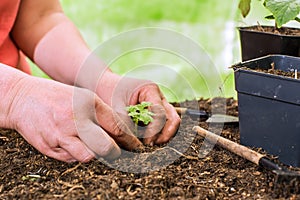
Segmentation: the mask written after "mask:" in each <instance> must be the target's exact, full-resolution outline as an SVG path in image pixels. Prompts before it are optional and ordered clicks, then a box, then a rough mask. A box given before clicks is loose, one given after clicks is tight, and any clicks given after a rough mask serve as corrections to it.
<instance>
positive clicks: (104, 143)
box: [77, 120, 121, 160]
mask: <svg viewBox="0 0 300 200" xmlns="http://www.w3.org/2000/svg"><path fill="white" fill-rule="evenodd" d="M77 130H78V135H79V137H80V139H81V140H82V141H83V142H84V143H85V145H86V146H87V147H88V148H89V149H90V150H92V151H93V152H94V153H95V154H96V155H97V156H98V157H103V158H105V159H108V160H113V159H116V158H118V157H119V156H120V155H121V150H120V148H119V147H118V145H117V144H116V143H115V141H114V140H113V139H112V138H111V137H110V136H109V135H108V134H107V133H106V132H105V131H104V130H103V129H102V128H101V127H99V126H98V125H96V124H95V123H93V122H92V121H90V120H88V122H87V123H81V124H79V125H78V126H77Z"/></svg>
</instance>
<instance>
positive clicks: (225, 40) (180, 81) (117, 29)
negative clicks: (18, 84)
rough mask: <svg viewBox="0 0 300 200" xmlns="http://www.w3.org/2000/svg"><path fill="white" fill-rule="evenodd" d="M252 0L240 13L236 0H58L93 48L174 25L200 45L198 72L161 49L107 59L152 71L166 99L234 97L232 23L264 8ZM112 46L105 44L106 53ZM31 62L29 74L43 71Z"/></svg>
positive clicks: (127, 70)
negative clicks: (246, 11) (145, 29)
mask: <svg viewBox="0 0 300 200" xmlns="http://www.w3.org/2000/svg"><path fill="white" fill-rule="evenodd" d="M252 2H253V6H254V8H253V9H252V12H251V13H250V16H249V17H248V18H247V19H242V18H241V17H240V15H239V12H238V9H237V7H238V0H226V1H224V0H185V1H184V0H149V1H143V0H110V1H105V0H87V1H80V0H61V3H62V6H63V8H64V11H65V13H66V15H67V16H69V18H70V19H71V20H72V21H73V22H74V23H75V25H76V26H77V27H78V28H79V30H80V32H81V33H82V35H83V37H84V39H85V40H86V42H87V43H88V45H89V46H90V47H91V48H92V49H95V50H97V48H98V47H99V46H101V44H102V43H103V42H105V41H108V40H109V39H110V38H112V37H114V36H116V35H118V34H120V33H122V32H126V31H129V30H134V29H136V28H142V27H157V28H165V29H168V30H172V31H176V32H177V33H179V34H182V35H184V36H186V37H188V38H190V39H191V40H193V41H194V42H195V43H197V44H198V45H199V46H201V47H202V49H203V51H202V53H200V54H199V55H196V56H198V57H199V60H200V61H199V63H197V68H198V69H200V71H201V76H199V73H197V71H195V69H194V68H193V67H191V65H190V64H189V63H188V62H186V61H185V60H183V59H182V58H180V57H178V56H174V55H172V54H170V53H166V52H161V51H151V50H141V51H135V52H131V53H128V54H126V55H123V56H121V57H120V58H118V59H116V60H115V61H114V62H113V63H110V67H111V69H112V70H113V71H114V72H116V73H118V74H122V75H130V76H133V77H137V78H148V79H152V78H153V77H155V78H153V80H154V81H156V82H158V83H159V85H160V86H161V89H162V90H163V92H164V94H165V95H166V96H167V99H168V100H169V101H182V100H186V99H193V98H198V97H212V96H225V97H236V92H235V90H234V80H233V72H232V70H231V69H229V67H230V66H231V64H234V63H237V62H239V61H240V48H239V41H238V32H237V30H236V26H240V25H249V24H251V23H252V24H253V23H255V22H256V20H260V22H262V21H261V20H262V19H261V18H262V16H263V15H264V14H265V13H266V11H265V10H264V9H263V8H262V7H261V5H259V3H260V2H259V1H257V2H256V1H252ZM264 22H265V21H263V22H262V23H264ZM266 23H268V22H266ZM174 42H176V41H174ZM122 45H123V46H126V45H130V44H128V43H126V42H122V44H121V43H120V48H121V47H122ZM178 45H180V44H178ZM113 51H114V49H113V48H111V49H109V48H108V49H106V53H107V54H110V52H113ZM186 51H187V52H188V51H190V49H188V48H187V49H186ZM190 53H193V52H190ZM32 68H33V73H34V75H36V76H42V77H47V76H46V75H45V74H43V73H42V72H41V71H40V70H39V69H38V68H37V67H36V66H34V65H33V67H32Z"/></svg>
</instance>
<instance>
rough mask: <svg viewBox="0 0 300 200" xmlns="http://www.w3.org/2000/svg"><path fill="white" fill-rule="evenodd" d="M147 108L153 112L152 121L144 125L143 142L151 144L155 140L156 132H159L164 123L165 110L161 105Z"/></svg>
mask: <svg viewBox="0 0 300 200" xmlns="http://www.w3.org/2000/svg"><path fill="white" fill-rule="evenodd" d="M149 110H150V111H151V112H153V113H154V116H153V121H152V122H151V123H150V124H149V125H148V126H147V127H146V130H145V133H144V143H145V144H148V145H151V146H152V145H153V143H154V141H156V140H157V137H158V133H160V132H161V130H162V129H163V127H164V126H165V123H166V111H165V109H164V107H163V106H162V105H159V104H156V105H152V106H150V108H149Z"/></svg>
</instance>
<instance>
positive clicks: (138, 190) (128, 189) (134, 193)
mask: <svg viewBox="0 0 300 200" xmlns="http://www.w3.org/2000/svg"><path fill="white" fill-rule="evenodd" d="M132 186H133V185H129V187H127V189H126V192H127V193H128V194H129V196H134V195H136V194H137V193H138V192H141V191H142V189H141V188H136V189H135V190H134V191H133V192H131V191H130V190H131V187H132Z"/></svg>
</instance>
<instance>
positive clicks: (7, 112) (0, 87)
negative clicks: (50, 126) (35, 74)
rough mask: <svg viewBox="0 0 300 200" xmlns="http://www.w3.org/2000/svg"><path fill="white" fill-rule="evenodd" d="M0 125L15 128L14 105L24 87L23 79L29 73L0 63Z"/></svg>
mask: <svg viewBox="0 0 300 200" xmlns="http://www.w3.org/2000/svg"><path fill="white" fill-rule="evenodd" d="M0 74H1V76H0V99H1V101H0V127H1V128H11V129H14V128H15V126H14V123H13V120H12V106H13V102H14V101H15V99H16V96H18V95H19V93H20V92H21V88H22V83H23V81H22V80H23V79H25V78H26V77H28V78H29V77H30V76H29V75H27V74H25V73H23V72H21V71H19V70H16V69H14V68H12V67H9V66H6V65H4V64H0Z"/></svg>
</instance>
